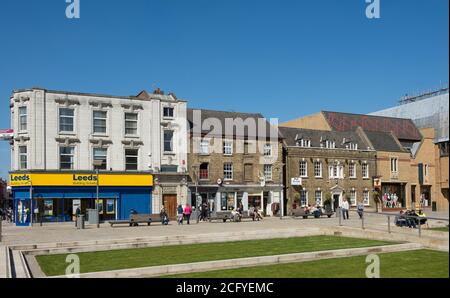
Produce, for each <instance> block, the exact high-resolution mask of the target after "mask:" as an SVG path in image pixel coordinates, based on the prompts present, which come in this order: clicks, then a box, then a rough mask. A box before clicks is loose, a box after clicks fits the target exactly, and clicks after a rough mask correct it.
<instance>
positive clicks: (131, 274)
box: [56, 243, 423, 278]
mask: <svg viewBox="0 0 450 298" xmlns="http://www.w3.org/2000/svg"><path fill="white" fill-rule="evenodd" d="M421 248H423V246H422V245H420V244H416V243H407V244H399V245H387V246H377V247H365V248H350V249H339V250H329V251H318V252H305V253H295V254H285V255H274V256H261V257H252V258H239V259H227V260H218V261H209V262H198V263H187V264H176V265H165V266H153V267H146V268H135V269H125V270H114V271H104V272H93V273H84V274H80V275H79V277H80V278H136V277H157V276H162V275H172V274H183V273H193V272H204V271H212V270H224V269H233V268H243V267H253V266H263V265H274V264H285V263H297V262H307V261H314V260H324V259H333V258H346V257H354V256H363V255H368V254H378V253H392V252H400V251H410V250H418V249H421ZM63 277H64V276H57V277H56V278H63Z"/></svg>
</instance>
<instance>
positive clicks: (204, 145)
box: [199, 139, 209, 155]
mask: <svg viewBox="0 0 450 298" xmlns="http://www.w3.org/2000/svg"><path fill="white" fill-rule="evenodd" d="M199 147H200V148H199V150H200V154H202V155H208V154H209V140H205V139H203V140H200V144H199Z"/></svg>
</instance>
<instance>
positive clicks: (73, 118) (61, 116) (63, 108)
mask: <svg viewBox="0 0 450 298" xmlns="http://www.w3.org/2000/svg"><path fill="white" fill-rule="evenodd" d="M61 110H71V111H73V116H66V115H61ZM61 118H66V119H72V130H63V129H61V125H62V124H61ZM66 126H67V124H66ZM58 131H59V132H60V133H63V134H64V133H74V132H75V109H74V108H68V107H59V108H58Z"/></svg>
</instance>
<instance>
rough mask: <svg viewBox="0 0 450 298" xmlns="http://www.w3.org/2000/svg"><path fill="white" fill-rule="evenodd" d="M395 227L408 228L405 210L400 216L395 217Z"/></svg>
mask: <svg viewBox="0 0 450 298" xmlns="http://www.w3.org/2000/svg"><path fill="white" fill-rule="evenodd" d="M395 225H396V226H398V227H406V226H408V222H407V219H406V217H405V213H404V212H403V210H401V211H400V214H399V215H397V216H396V217H395Z"/></svg>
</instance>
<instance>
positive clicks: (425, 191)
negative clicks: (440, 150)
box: [282, 111, 448, 209]
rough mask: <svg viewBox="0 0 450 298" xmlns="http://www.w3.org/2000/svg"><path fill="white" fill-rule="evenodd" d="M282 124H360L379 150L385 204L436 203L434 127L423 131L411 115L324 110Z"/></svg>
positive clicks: (346, 127) (340, 127)
mask: <svg viewBox="0 0 450 298" xmlns="http://www.w3.org/2000/svg"><path fill="white" fill-rule="evenodd" d="M282 126H285V127H299V128H312V129H317V128H321V129H324V130H328V131H332V132H345V131H352V130H355V129H357V128H359V127H360V128H361V129H362V130H363V131H364V135H365V136H366V138H367V139H366V141H367V142H368V143H369V145H370V146H371V147H372V148H373V149H374V150H376V151H377V155H376V160H377V164H376V169H377V170H376V173H375V176H376V179H375V181H374V182H375V184H376V185H377V187H379V190H380V192H381V196H382V199H383V198H384V201H385V202H384V207H385V208H388V209H392V208H414V207H415V208H430V209H431V207H432V206H433V202H434V204H435V205H436V199H435V198H436V196H435V195H433V194H436V189H437V188H438V187H436V186H437V185H438V182H437V178H436V171H437V170H436V167H437V162H436V148H435V146H434V145H433V138H434V137H433V134H432V132H431V131H430V130H422V131H420V130H419V129H418V128H417V127H416V125H415V124H414V122H413V121H412V120H411V119H402V118H393V117H384V116H383V117H382V116H372V115H360V114H350V113H339V112H327V111H323V112H320V113H317V114H314V115H310V116H305V117H302V118H299V119H295V120H292V121H289V122H287V123H283V124H282ZM444 158H445V156H444ZM439 171H442V167H439ZM443 175H445V173H444V174H443ZM447 183H448V179H447ZM444 186H445V181H444ZM386 198H387V201H388V202H389V203H388V204H387V202H386ZM392 201H397V204H392Z"/></svg>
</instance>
